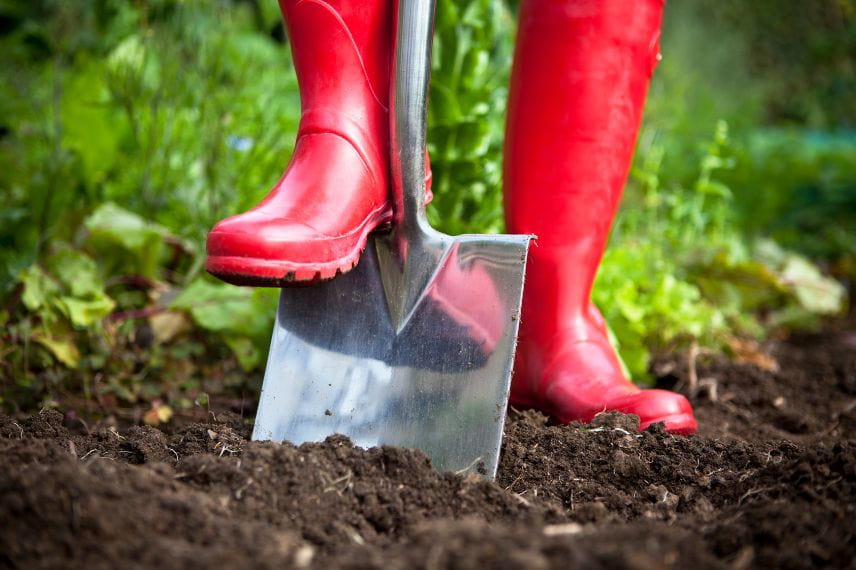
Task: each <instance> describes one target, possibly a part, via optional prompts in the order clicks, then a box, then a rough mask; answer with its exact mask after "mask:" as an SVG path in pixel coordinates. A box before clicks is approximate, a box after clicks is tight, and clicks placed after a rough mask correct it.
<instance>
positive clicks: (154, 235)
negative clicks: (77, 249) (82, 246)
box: [84, 202, 171, 277]
mask: <svg viewBox="0 0 856 570" xmlns="http://www.w3.org/2000/svg"><path fill="white" fill-rule="evenodd" d="M84 227H85V228H86V229H87V230H88V231H89V245H90V247H91V248H92V249H93V250H95V251H96V252H97V253H98V254H99V255H98V261H99V262H100V263H101V264H103V265H106V266H107V268H108V271H109V272H110V273H120V272H122V271H123V270H124V271H127V272H132V273H137V274H139V275H144V276H146V277H155V275H156V273H157V270H158V266H159V264H160V260H161V258H162V256H163V254H164V251H165V247H164V240H165V239H166V238H167V237H171V234H170V232H169V231H168V230H167V229H166V228H164V227H163V226H160V225H158V224H155V223H152V222H149V221H147V220H144V219H143V218H141V217H140V216H138V215H137V214H134V213H133V212H129V211H128V210H125V209H123V208H120V207H119V206H117V205H116V204H114V203H112V202H106V203H104V204H102V205H101V206H99V207H98V209H97V210H95V212H93V213H92V215H91V216H89V217H88V218H87V219H86V221H85V222H84ZM129 254H130V255H129Z"/></svg>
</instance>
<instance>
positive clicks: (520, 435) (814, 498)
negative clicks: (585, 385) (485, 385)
mask: <svg viewBox="0 0 856 570" xmlns="http://www.w3.org/2000/svg"><path fill="white" fill-rule="evenodd" d="M772 356H773V357H774V358H775V359H776V361H777V362H778V367H779V368H778V371H775V372H774V371H771V370H764V369H761V368H758V367H757V366H755V365H752V364H734V363H730V362H727V361H725V360H723V359H719V358H699V359H696V360H695V361H694V362H692V363H690V362H688V361H687V360H686V359H683V360H676V361H674V362H661V363H659V365H658V370H660V372H661V374H662V376H663V377H662V381H663V382H664V383H665V384H667V385H671V386H673V387H676V388H677V389H679V390H683V391H685V393H687V394H688V395H690V396H691V397H692V398H693V400H694V405H695V407H696V410H697V415H698V418H699V423H700V425H701V432H700V434H699V435H698V436H694V437H690V438H683V437H674V436H671V435H668V434H666V433H665V432H664V431H663V430H662V429H661V428H660V426H654V427H653V428H651V429H649V430H647V431H645V432H643V433H641V434H638V433H636V428H637V426H638V420H637V419H636V418H635V417H633V416H624V415H620V414H614V413H607V414H602V415H600V416H599V417H598V418H596V420H595V422H594V423H592V424H591V425H587V426H583V425H570V426H554V425H550V424H549V422H548V421H547V420H548V419H547V418H545V417H544V416H542V415H540V414H538V413H535V412H520V413H515V412H513V413H512V414H511V415H510V417H509V421H508V423H507V426H506V437H505V443H504V449H503V455H502V460H501V465H500V471H499V476H498V479H497V481H496V482H493V483H488V482H485V481H482V480H480V479H479V478H476V477H462V476H459V475H455V474H451V473H445V474H443V473H437V472H435V471H434V470H432V469H431V467H430V464H429V462H428V460H427V459H426V458H425V457H424V456H423V455H422V454H421V453H420V452H418V451H413V450H407V449H399V448H391V447H388V448H380V449H371V450H367V451H366V450H361V449H357V448H354V447H353V446H352V445H351V444H350V442H349V441H348V440H347V439H345V438H342V437H332V438H330V439H328V440H327V441H326V442H324V443H320V444H309V445H303V446H299V447H295V446H293V445H289V444H283V445H276V444H270V443H252V442H250V441H248V437H249V427H248V425H247V423H246V421H244V420H242V419H241V418H240V417H238V416H236V415H235V414H232V413H229V412H223V413H218V414H216V415H215V416H214V417H213V418H212V420H211V421H210V422H208V423H199V424H190V425H186V426H183V427H180V428H177V429H175V430H174V431H169V432H168V431H161V430H158V429H155V428H151V427H132V428H130V429H127V430H121V431H116V430H115V429H110V428H106V427H105V428H97V429H94V430H93V431H91V432H90V433H86V432H85V430H83V429H82V427H81V426H82V424H81V423H80V422H78V421H76V420H75V419H74V416H73V415H71V414H65V415H64V414H63V413H60V412H56V411H46V412H43V413H41V414H38V415H34V416H31V417H29V418H22V419H16V418H10V417H0V457H2V469H0V568H24V567H26V568H55V567H59V566H62V567H68V568H87V569H92V568H116V567H122V568H128V567H130V568H151V567H158V568H159V569H162V570H166V569H170V568H196V567H199V568H202V567H208V568H210V567H212V566H215V565H216V566H217V567H223V568H231V567H249V566H252V567H260V568H268V567H270V568H273V567H277V568H282V567H299V568H333V569H337V568H353V569H365V568H384V569H398V568H401V569H404V568H461V569H469V568H473V569H475V568H486V567H487V568H490V567H502V568H521V569H522V568H527V569H528V568H535V569H539V568H595V569H597V568H604V569H606V568H636V569H649V568H650V569H653V568H687V567H690V568H696V569H698V568H806V567H823V568H847V567H853V565H854V557H856V538H854V536H856V441H854V435H853V434H854V431H853V428H854V422H856V333H854V331H853V330H850V329H846V328H844V329H840V330H834V331H832V332H831V333H829V334H826V335H823V336H804V337H800V338H794V339H792V340H790V341H789V342H786V343H780V344H779V345H777V346H775V347H773V350H772ZM690 371H692V373H691V372H690ZM691 379H692V380H691ZM691 388H692V389H691ZM690 392H691V393H690Z"/></svg>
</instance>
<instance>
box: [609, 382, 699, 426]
mask: <svg viewBox="0 0 856 570" xmlns="http://www.w3.org/2000/svg"><path fill="white" fill-rule="evenodd" d="M608 408H609V409H610V410H616V411H619V412H624V413H626V414H635V415H637V416H639V420H640V425H639V430H640V431H642V430H644V429H646V428H647V427H649V426H651V425H652V424H655V423H658V422H663V423H664V424H665V425H666V431H668V432H669V433H675V434H681V435H691V434H694V433H696V432H697V431H698V424H697V422H696V419H695V416H694V415H693V410H692V406H691V405H690V402H689V400H687V399H686V398H685V397H684V396H682V395H680V394H676V393H674V392H669V391H667V390H642V391H640V392H637V393H635V394H629V395H627V396H624V397H622V398H620V399H618V400H613V401H611V402H609V403H608Z"/></svg>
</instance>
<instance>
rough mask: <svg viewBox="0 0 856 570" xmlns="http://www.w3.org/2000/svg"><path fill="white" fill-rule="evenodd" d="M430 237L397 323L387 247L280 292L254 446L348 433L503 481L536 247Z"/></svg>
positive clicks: (513, 239)
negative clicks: (499, 468)
mask: <svg viewBox="0 0 856 570" xmlns="http://www.w3.org/2000/svg"><path fill="white" fill-rule="evenodd" d="M434 235H436V236H438V237H442V238H443V239H437V240H433V241H432V245H429V244H426V243H423V244H420V245H421V246H422V250H424V251H426V252H433V254H432V255H428V256H426V257H423V261H421V262H420V263H421V267H429V268H430V272H429V273H427V274H426V277H425V279H424V280H423V283H422V284H421V286H420V287H419V291H417V293H418V294H413V293H412V292H408V295H406V296H405V297H406V298H408V299H415V300H414V301H413V302H412V303H411V304H412V307H407V310H406V311H404V312H403V313H402V314H404V313H406V314H407V318H406V319H404V320H401V319H398V320H399V321H400V322H398V323H396V322H394V321H395V320H396V319H394V318H393V317H392V316H391V314H390V309H389V307H390V305H394V303H390V302H389V299H388V295H390V294H391V291H390V288H389V287H387V288H386V289H385V287H384V283H390V279H388V277H389V275H388V274H387V279H384V276H383V275H381V273H382V272H389V271H393V270H394V269H391V268H395V267H396V260H395V259H393V253H392V251H393V249H392V248H390V247H388V244H386V243H385V240H386V239H387V238H385V237H372V238H371V239H370V243H369V247H368V248H367V250H366V253H365V254H364V255H363V259H362V260H361V261H360V264H359V265H358V266H357V267H356V268H355V269H354V270H352V271H351V272H349V273H347V274H346V275H343V276H341V277H339V278H337V279H334V280H332V281H330V282H327V283H323V284H320V285H318V286H313V287H307V288H303V289H286V290H283V292H282V296H281V299H280V306H279V310H278V312H277V320H276V326H275V328H274V335H273V339H272V341H271V351H270V356H269V359H268V366H267V370H266V373H265V380H264V386H263V389H262V397H261V402H260V406H259V411H258V415H257V418H256V427H255V431H254V433H253V438H254V439H272V440H288V441H292V442H294V443H302V442H306V441H321V440H323V439H324V438H325V437H327V436H329V435H332V434H334V433H342V434H345V435H347V436H349V437H350V438H351V439H352V440H353V441H354V442H355V443H356V444H357V445H360V446H364V447H369V446H375V445H381V444H390V445H400V446H406V447H417V448H420V449H422V450H424V451H425V452H426V453H427V454H428V455H429V457H431V459H432V461H433V463H434V465H435V467H437V468H438V469H444V470H461V469H472V470H480V471H482V472H484V473H486V474H487V475H489V476H492V475H493V474H494V473H495V470H496V464H497V461H498V452H499V443H500V439H501V435H502V425H503V421H504V418H505V407H506V402H507V398H508V389H509V379H510V372H511V364H512V357H513V350H514V338H515V336H516V334H517V311H518V310H519V307H520V296H521V292H522V283H523V271H524V265H525V256H526V248H527V245H528V241H529V238H528V237H526V236H460V237H456V238H448V236H441V235H440V234H434ZM384 256H389V257H384ZM414 257H415V255H414ZM420 257H422V256H420ZM429 258H430V259H433V260H434V262H433V263H434V265H433V267H432V266H431V265H430V264H427V263H426V262H425V261H424V260H425V259H429ZM381 268H383V270H382V269H381ZM401 283H403V284H404V285H403V286H406V284H407V283H408V280H407V279H405V280H402V281H401ZM394 293H395V292H392V294H394ZM402 298H404V297H402ZM396 330H398V331H399V332H397V333H396Z"/></svg>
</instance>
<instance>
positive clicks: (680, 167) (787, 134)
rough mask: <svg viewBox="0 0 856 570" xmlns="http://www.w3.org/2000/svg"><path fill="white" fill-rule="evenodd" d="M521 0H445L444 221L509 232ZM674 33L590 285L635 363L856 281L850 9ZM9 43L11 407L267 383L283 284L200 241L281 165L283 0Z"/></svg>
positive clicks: (5, 112)
mask: <svg viewBox="0 0 856 570" xmlns="http://www.w3.org/2000/svg"><path fill="white" fill-rule="evenodd" d="M514 4H515V3H514V2H507V1H503V0H439V1H438V9H437V11H438V13H437V27H436V35H435V58H434V71H433V78H432V87H431V110H430V119H429V130H430V132H429V139H430V151H431V158H432V166H433V170H434V192H435V195H436V199H435V201H434V203H433V205H432V206H431V208H430V216H431V220H432V222H433V223H434V224H435V225H436V226H437V227H439V228H441V229H443V230H444V231H446V232H449V233H462V232H486V231H501V230H502V197H501V190H500V189H501V183H502V180H501V170H502V169H501V148H502V138H503V130H504V124H503V118H504V108H505V101H506V93H507V82H508V76H509V71H510V64H511V57H512V51H513V41H514V28H515V16H514V10H515V6H514ZM662 51H663V54H664V60H663V62H662V64H661V65H660V67H659V69H658V71H657V73H656V74H655V77H654V80H653V83H652V86H651V92H650V96H649V101H648V105H647V108H646V114H645V120H644V125H643V128H642V131H641V134H640V137H639V144H638V149H637V153H636V157H635V159H634V166H633V170H632V173H631V177H630V180H629V182H628V185H627V189H626V193H625V200H624V203H623V205H622V209H621V212H620V214H619V218H618V220H617V222H616V225H615V228H614V231H613V235H612V239H611V242H610V246H609V250H608V251H607V254H606V257H605V259H604V263H603V266H602V268H601V271H600V274H599V276H598V284H597V289H596V293H595V300H596V302H597V304H598V305H599V306H600V308H601V309H602V311H603V312H604V314H605V316H606V317H607V320H608V322H609V325H610V327H611V329H612V331H613V332H614V335H615V342H616V344H617V345H618V346H619V349H620V352H621V355H622V357H623V359H624V362H625V363H626V365H627V367H628V368H629V370H630V372H631V373H632V375H633V377H634V379H636V380H637V381H639V382H648V381H650V376H649V372H648V369H649V364H650V362H651V359H652V358H653V357H656V356H659V355H662V354H667V353H669V352H674V351H680V350H685V349H686V348H687V347H689V346H693V345H696V346H702V347H706V348H709V349H711V350H715V351H725V352H726V353H729V352H730V353H734V352H735V351H738V348H739V350H740V351H743V352H745V350H746V349H745V347H746V346H747V341H749V342H751V340H752V339H764V338H766V337H768V336H769V335H774V334H786V333H787V332H789V331H793V330H799V329H806V328H812V327H815V328H816V327H818V326H819V325H820V323H821V322H822V319H823V318H825V317H830V316H835V315H840V314H843V313H844V312H846V310H847V306H848V299H847V297H848V295H847V288H848V287H851V284H852V282H853V279H854V277H856V56H854V54H856V2H854V1H853V0H814V1H812V2H792V1H790V0H759V1H756V2H752V3H749V2H742V1H739V0H721V1H719V2H702V1H701V0H672V2H670V3H669V4H668V5H667V8H666V15H665V29H664V34H663V47H662ZM0 58H2V74H3V77H2V81H0V90H1V91H2V93H0V192H2V200H3V207H2V210H0V323H2V325H3V327H2V333H0V334H2V342H0V405H2V407H3V408H5V409H7V410H12V411H18V410H28V409H33V408H39V407H46V406H48V407H49V406H59V405H65V406H80V407H81V409H86V410H87V411H90V412H91V411H93V410H94V411H99V410H101V411H105V412H112V411H115V410H120V409H124V408H145V409H147V410H148V412H147V414H146V418H145V419H146V421H149V422H150V423H158V422H160V421H165V420H167V419H169V416H170V415H171V413H173V411H177V410H183V409H188V408H191V407H193V406H194V405H204V403H205V402H206V401H207V400H208V398H209V396H217V397H224V398H225V397H236V398H249V399H252V398H253V397H254V394H255V392H257V390H258V388H259V384H260V378H261V372H262V370H263V368H264V361H265V356H266V350H267V344H268V342H269V335H270V330H271V326H272V318H273V314H274V307H275V303H276V292H275V291H271V290H253V289H244V288H236V287H231V286H227V285H223V284H220V283H218V282H216V281H215V280H213V279H210V278H208V277H206V275H205V274H204V270H203V262H204V238H205V234H206V232H207V231H208V229H209V228H210V227H211V225H212V224H213V223H215V222H216V221H217V220H219V219H221V218H223V217H225V216H228V215H231V214H233V213H236V212H239V211H242V210H244V209H246V208H248V207H250V206H251V205H253V204H254V203H256V202H257V201H258V200H259V199H260V198H261V197H262V196H264V194H265V193H266V192H267V190H268V189H269V188H270V187H271V186H272V184H273V183H274V182H275V181H276V179H277V178H278V177H279V175H280V173H281V171H282V169H283V168H284V166H285V165H286V163H287V161H288V158H289V153H290V151H291V148H292V144H293V141H294V137H295V134H296V128H297V123H298V119H299V95H298V91H297V84H296V80H295V78H294V74H293V71H292V69H291V62H290V54H289V50H288V45H287V40H286V38H285V37H284V34H283V31H282V26H281V21H280V16H279V12H278V7H277V5H276V2H274V1H273V0H136V1H129V0H75V1H74V2H65V1H61V0H0ZM749 346H752V345H751V344H749ZM736 347H737V348H736Z"/></svg>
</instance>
